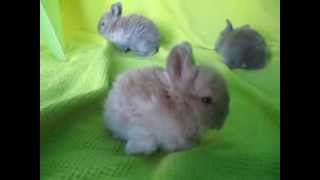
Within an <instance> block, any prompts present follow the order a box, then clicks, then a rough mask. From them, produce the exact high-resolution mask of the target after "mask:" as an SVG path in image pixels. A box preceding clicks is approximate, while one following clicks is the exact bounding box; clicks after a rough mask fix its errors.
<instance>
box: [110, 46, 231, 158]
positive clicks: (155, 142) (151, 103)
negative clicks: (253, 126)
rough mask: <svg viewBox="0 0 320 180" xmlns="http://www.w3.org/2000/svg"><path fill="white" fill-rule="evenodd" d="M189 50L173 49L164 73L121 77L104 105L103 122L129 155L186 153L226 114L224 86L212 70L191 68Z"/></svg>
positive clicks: (146, 71) (156, 69)
mask: <svg viewBox="0 0 320 180" xmlns="http://www.w3.org/2000/svg"><path fill="white" fill-rule="evenodd" d="M192 59H193V55H192V47H191V45H190V44H189V43H187V42H183V43H181V44H179V45H176V46H175V47H174V48H173V49H172V50H171V52H170V54H169V56H168V58H167V66H166V69H163V68H161V67H148V68H144V69H135V70H131V71H128V72H126V73H123V74H121V75H120V76H119V77H118V78H117V79H116V81H115V82H114V83H113V87H112V89H111V90H110V92H109V95H108V98H107V100H106V103H105V114H104V117H105V122H106V126H107V128H109V129H110V130H111V131H112V133H113V135H114V137H117V138H120V139H123V140H125V141H126V147H125V151H126V153H128V154H146V155H148V154H151V153H153V152H155V151H156V150H157V149H162V150H164V151H168V152H170V151H178V150H183V149H187V148H191V147H192V146H193V145H194V144H195V142H197V140H198V139H199V137H200V135H201V134H202V133H203V132H205V130H207V129H209V128H210V129H220V128H222V127H223V125H224V122H225V119H226V116H227V114H228V112H229V93H228V90H227V85H226V83H225V81H224V79H223V78H222V76H221V75H219V74H218V73H217V72H216V71H214V70H213V69H211V68H208V67H204V66H196V65H194V64H193V63H192Z"/></svg>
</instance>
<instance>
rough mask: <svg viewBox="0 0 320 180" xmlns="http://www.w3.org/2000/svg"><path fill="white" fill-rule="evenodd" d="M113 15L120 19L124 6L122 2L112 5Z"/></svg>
mask: <svg viewBox="0 0 320 180" xmlns="http://www.w3.org/2000/svg"><path fill="white" fill-rule="evenodd" d="M111 14H112V15H113V16H115V17H119V16H121V14H122V5H121V3H120V2H117V3H115V4H112V6H111Z"/></svg>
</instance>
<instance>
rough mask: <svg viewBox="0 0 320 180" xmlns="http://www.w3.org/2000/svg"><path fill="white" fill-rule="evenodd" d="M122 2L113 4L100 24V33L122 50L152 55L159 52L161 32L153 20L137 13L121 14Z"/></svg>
mask: <svg viewBox="0 0 320 180" xmlns="http://www.w3.org/2000/svg"><path fill="white" fill-rule="evenodd" d="M121 14H122V5H121V3H120V2H118V3H115V4H113V5H112V6H111V10H110V11H109V12H107V13H106V14H105V15H103V16H102V17H101V18H100V20H99V24H98V31H99V33H100V34H101V35H102V36H104V37H105V38H106V39H107V40H109V41H111V42H112V43H114V44H115V45H116V46H117V47H118V48H119V49H120V50H121V51H123V52H128V51H132V52H134V53H135V54H137V55H141V56H151V55H154V54H155V53H157V52H158V50H159V44H160V34H159V31H158V30H157V28H156V26H155V25H154V24H153V23H152V21H151V20H149V19H147V18H145V17H143V16H140V15H136V14H132V15H129V16H121Z"/></svg>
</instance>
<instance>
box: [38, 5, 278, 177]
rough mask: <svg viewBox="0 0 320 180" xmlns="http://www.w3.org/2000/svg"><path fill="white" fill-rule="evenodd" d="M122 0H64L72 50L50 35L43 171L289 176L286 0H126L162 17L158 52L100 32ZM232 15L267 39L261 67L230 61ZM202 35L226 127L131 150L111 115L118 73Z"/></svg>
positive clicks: (200, 54)
mask: <svg viewBox="0 0 320 180" xmlns="http://www.w3.org/2000/svg"><path fill="white" fill-rule="evenodd" d="M114 2H115V1H107V0H62V1H61V3H60V6H61V8H60V10H61V17H62V18H61V19H62V21H63V32H64V34H63V37H64V41H65V43H64V53H65V57H66V60H58V59H55V58H54V56H53V55H52V54H51V52H50V51H49V50H48V49H47V47H48V46H47V45H46V42H44V41H41V42H40V44H41V49H40V57H41V59H40V61H41V62H40V64H41V69H40V71H41V74H40V76H41V78H40V80H41V81H40V88H41V89H40V93H41V94H40V95H41V102H40V104H41V107H40V111H41V120H40V123H41V142H40V143H41V154H40V156H41V161H40V167H41V168H40V173H41V179H43V180H53V179H57V180H61V179H62V180H63V179H77V180H84V179H88V180H99V179H101V180H109V179H110V180H120V179H121V180H124V179H136V180H144V179H145V180H151V179H154V180H193V179H194V180H196V179H204V180H213V179H216V180H224V179H226V180H233V179H237V180H238V179H244V180H250V179H252V180H256V179H280V177H279V176H280V48H279V47H280V15H279V14H280V8H279V6H280V2H279V1H278V0H198V1H194V0H139V1H138V0H122V1H121V2H122V3H123V14H124V15H126V14H129V13H133V12H135V13H139V14H142V15H145V16H147V17H149V18H150V19H152V20H153V21H154V22H155V24H156V25H157V26H158V27H159V29H160V32H161V35H162V37H161V38H162V40H161V47H160V50H159V53H157V54H156V55H155V56H152V57H145V58H141V57H137V56H134V55H132V54H122V53H120V52H119V51H118V50H117V49H115V48H114V47H113V46H112V45H111V44H109V43H107V42H106V41H105V40H104V39H103V38H102V37H100V36H99V35H98V34H97V22H98V19H99V17H100V16H101V15H102V14H103V13H104V11H105V10H106V9H108V8H109V6H110V5H111V4H112V3H114ZM226 18H229V19H230V20H231V21H232V22H233V24H234V26H241V25H244V24H250V25H251V26H252V27H253V28H255V29H256V30H257V31H258V32H260V33H261V34H262V35H263V36H264V37H265V39H266V42H267V44H268V49H269V52H270V58H269V62H268V65H267V67H266V68H265V69H262V70H259V71H243V70H236V71H230V70H229V69H228V68H227V67H226V66H225V65H224V64H222V63H221V57H220V56H218V55H217V54H216V53H215V52H214V51H210V50H205V49H203V48H201V47H205V48H211V49H213V45H214V42H215V40H216V39H217V37H218V35H219V32H220V31H221V30H222V29H223V28H224V27H225V19H226ZM181 41H189V42H190V43H191V44H192V45H193V52H194V57H195V60H196V63H197V64H202V65H207V66H210V67H214V68H216V69H217V70H218V71H220V72H221V73H222V74H223V76H224V77H225V79H226V80H227V83H228V86H229V91H230V95H231V104H230V105H231V107H230V113H229V115H228V118H227V121H226V124H225V127H224V129H223V130H221V131H219V132H216V131H209V132H208V133H207V134H206V136H205V137H203V138H202V140H201V144H200V145H199V146H197V147H194V148H193V149H191V150H188V151H183V152H176V153H171V154H166V153H157V154H155V155H153V156H151V157H143V156H127V155H126V154H125V153H124V149H123V148H124V146H123V144H121V142H119V141H117V140H114V139H112V137H111V136H110V133H109V132H108V131H107V130H105V129H104V127H103V122H102V110H103V109H102V104H103V101H104V99H105V97H106V95H107V93H108V90H109V88H110V86H111V85H112V82H113V80H114V79H115V78H116V77H117V75H119V73H121V72H124V71H127V70H129V69H134V68H139V67H146V66H152V65H159V66H164V65H165V59H166V56H167V54H168V52H169V50H170V48H171V47H172V46H174V45H175V44H177V43H180V42H181Z"/></svg>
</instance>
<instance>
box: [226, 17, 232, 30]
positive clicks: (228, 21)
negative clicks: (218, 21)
mask: <svg viewBox="0 0 320 180" xmlns="http://www.w3.org/2000/svg"><path fill="white" fill-rule="evenodd" d="M226 22H227V26H226V28H225V31H226V32H232V31H233V27H232V24H231V22H230V20H229V19H227V20H226Z"/></svg>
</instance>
